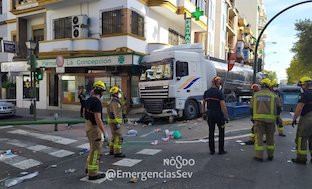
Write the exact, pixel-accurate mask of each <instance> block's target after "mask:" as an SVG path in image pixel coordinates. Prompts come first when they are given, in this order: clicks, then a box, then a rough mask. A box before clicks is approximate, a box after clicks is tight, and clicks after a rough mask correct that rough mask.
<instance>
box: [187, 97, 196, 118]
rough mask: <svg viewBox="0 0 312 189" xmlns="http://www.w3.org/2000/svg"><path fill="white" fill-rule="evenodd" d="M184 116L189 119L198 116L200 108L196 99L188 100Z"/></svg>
mask: <svg viewBox="0 0 312 189" xmlns="http://www.w3.org/2000/svg"><path fill="white" fill-rule="evenodd" d="M184 117H185V119H187V120H190V119H195V118H197V117H198V108H197V104H196V102H195V101H194V100H188V101H187V102H186V104H185V109H184Z"/></svg>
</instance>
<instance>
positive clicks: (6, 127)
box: [0, 126, 13, 129]
mask: <svg viewBox="0 0 312 189" xmlns="http://www.w3.org/2000/svg"><path fill="white" fill-rule="evenodd" d="M12 127H13V126H4V127H0V129H8V128H12Z"/></svg>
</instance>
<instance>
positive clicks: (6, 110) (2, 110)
mask: <svg viewBox="0 0 312 189" xmlns="http://www.w3.org/2000/svg"><path fill="white" fill-rule="evenodd" d="M15 113H16V107H15V105H14V104H12V103H11V102H4V101H2V102H1V101H0V116H1V117H3V116H14V115H15Z"/></svg>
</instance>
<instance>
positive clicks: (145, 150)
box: [136, 149, 161, 155]
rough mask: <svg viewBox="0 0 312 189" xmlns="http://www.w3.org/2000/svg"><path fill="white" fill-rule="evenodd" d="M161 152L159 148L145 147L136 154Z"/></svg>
mask: <svg viewBox="0 0 312 189" xmlns="http://www.w3.org/2000/svg"><path fill="white" fill-rule="evenodd" d="M159 152H161V150H158V149H143V150H141V151H139V152H137V153H136V154H143V155H155V154H157V153H159Z"/></svg>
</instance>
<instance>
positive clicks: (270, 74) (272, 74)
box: [264, 70, 277, 81]
mask: <svg viewBox="0 0 312 189" xmlns="http://www.w3.org/2000/svg"><path fill="white" fill-rule="evenodd" d="M264 75H265V77H267V78H269V79H270V80H272V81H273V80H277V75H276V72H275V71H268V70H264Z"/></svg>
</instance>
